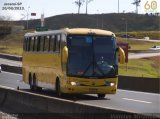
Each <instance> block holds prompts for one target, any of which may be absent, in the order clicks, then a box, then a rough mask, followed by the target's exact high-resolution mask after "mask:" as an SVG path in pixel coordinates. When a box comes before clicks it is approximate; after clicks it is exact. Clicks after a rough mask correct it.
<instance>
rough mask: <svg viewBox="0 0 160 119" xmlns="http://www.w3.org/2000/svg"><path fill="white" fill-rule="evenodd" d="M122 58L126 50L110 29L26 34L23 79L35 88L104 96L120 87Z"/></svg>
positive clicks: (62, 30)
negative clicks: (119, 45)
mask: <svg viewBox="0 0 160 119" xmlns="http://www.w3.org/2000/svg"><path fill="white" fill-rule="evenodd" d="M118 56H119V58H118ZM118 59H119V60H118ZM118 61H119V62H120V63H124V62H125V53H124V51H123V50H122V48H120V47H117V43H116V36H115V34H114V33H112V32H110V31H106V30H100V29H88V28H72V29H69V28H65V29H61V30H53V31H44V32H33V33H26V34H25V36H24V52H23V61H22V63H23V68H22V70H23V80H24V82H25V83H28V84H29V85H30V88H31V89H32V90H37V89H42V88H48V89H53V90H55V92H56V94H57V95H58V96H61V94H63V93H65V94H97V95H98V97H99V98H104V97H105V95H106V94H115V93H116V91H117V84H118Z"/></svg>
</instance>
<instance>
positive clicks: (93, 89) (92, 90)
mask: <svg viewBox="0 0 160 119" xmlns="http://www.w3.org/2000/svg"><path fill="white" fill-rule="evenodd" d="M89 91H90V92H97V89H96V88H89Z"/></svg>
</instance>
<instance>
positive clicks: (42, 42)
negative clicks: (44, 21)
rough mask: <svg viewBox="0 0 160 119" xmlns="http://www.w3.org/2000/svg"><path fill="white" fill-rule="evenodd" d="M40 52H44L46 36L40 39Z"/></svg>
mask: <svg viewBox="0 0 160 119" xmlns="http://www.w3.org/2000/svg"><path fill="white" fill-rule="evenodd" d="M40 51H44V36H41V39H40Z"/></svg>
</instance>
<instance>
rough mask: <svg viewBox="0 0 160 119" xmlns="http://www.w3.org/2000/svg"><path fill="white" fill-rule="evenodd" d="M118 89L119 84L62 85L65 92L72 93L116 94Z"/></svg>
mask: <svg viewBox="0 0 160 119" xmlns="http://www.w3.org/2000/svg"><path fill="white" fill-rule="evenodd" d="M116 91H117V85H115V86H103V87H102V86H101V87H98V86H72V85H66V86H65V87H64V88H63V87H62V92H63V93H70V94H115V93H116Z"/></svg>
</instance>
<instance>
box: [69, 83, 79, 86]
mask: <svg viewBox="0 0 160 119" xmlns="http://www.w3.org/2000/svg"><path fill="white" fill-rule="evenodd" d="M71 85H72V86H79V85H80V84H79V83H78V82H71Z"/></svg>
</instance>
